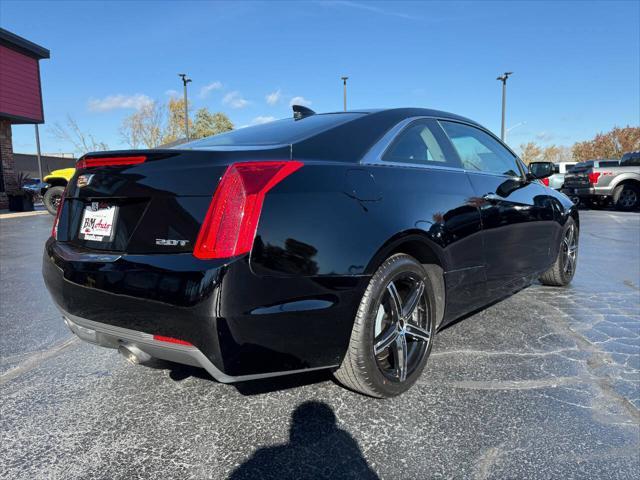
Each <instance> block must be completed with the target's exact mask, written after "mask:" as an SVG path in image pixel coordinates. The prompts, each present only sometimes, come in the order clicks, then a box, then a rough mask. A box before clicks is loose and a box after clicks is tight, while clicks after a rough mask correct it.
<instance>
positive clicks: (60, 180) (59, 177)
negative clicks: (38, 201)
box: [40, 168, 76, 215]
mask: <svg viewBox="0 0 640 480" xmlns="http://www.w3.org/2000/svg"><path fill="white" fill-rule="evenodd" d="M75 173H76V169H75V168H61V169H60V170H53V171H52V172H51V173H50V174H49V175H46V176H45V177H44V178H43V180H44V183H45V185H44V186H43V187H42V188H41V190H40V194H41V195H42V203H43V204H44V207H45V208H46V209H47V211H48V212H49V213H50V214H51V215H55V214H56V212H57V211H58V205H60V199H61V198H62V194H63V193H64V189H65V188H66V187H67V183H69V180H71V177H73V175H74V174H75Z"/></svg>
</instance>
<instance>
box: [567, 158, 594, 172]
mask: <svg viewBox="0 0 640 480" xmlns="http://www.w3.org/2000/svg"><path fill="white" fill-rule="evenodd" d="M591 167H593V160H589V161H588V162H580V163H577V164H575V165H574V166H573V167H569V170H568V171H569V172H586V171H587V170H589V169H590V168H591Z"/></svg>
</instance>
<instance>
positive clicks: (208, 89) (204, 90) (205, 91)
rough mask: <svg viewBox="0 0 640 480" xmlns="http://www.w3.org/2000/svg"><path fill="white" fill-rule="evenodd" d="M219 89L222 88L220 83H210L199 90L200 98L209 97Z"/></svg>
mask: <svg viewBox="0 0 640 480" xmlns="http://www.w3.org/2000/svg"><path fill="white" fill-rule="evenodd" d="M221 88H222V83H220V82H211V83H209V84H208V85H205V86H204V87H202V88H201V89H200V97H201V98H206V97H208V96H209V94H210V93H211V92H213V91H214V90H220V89H221Z"/></svg>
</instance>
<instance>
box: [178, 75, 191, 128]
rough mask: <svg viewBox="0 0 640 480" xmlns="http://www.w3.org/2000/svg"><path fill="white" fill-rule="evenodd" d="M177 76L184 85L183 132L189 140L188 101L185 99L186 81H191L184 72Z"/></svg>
mask: <svg viewBox="0 0 640 480" xmlns="http://www.w3.org/2000/svg"><path fill="white" fill-rule="evenodd" d="M178 76H179V77H180V78H182V85H183V86H184V133H185V138H186V139H187V140H189V103H188V101H187V83H189V82H191V79H190V78H188V77H187V74H186V73H179V74H178Z"/></svg>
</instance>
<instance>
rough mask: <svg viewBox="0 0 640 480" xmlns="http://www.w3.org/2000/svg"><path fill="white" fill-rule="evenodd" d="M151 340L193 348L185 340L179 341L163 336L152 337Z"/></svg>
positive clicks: (191, 344)
mask: <svg viewBox="0 0 640 480" xmlns="http://www.w3.org/2000/svg"><path fill="white" fill-rule="evenodd" d="M153 339H154V340H157V341H158V342H166V343H175V344H177V345H187V346H189V347H192V346H193V343H189V342H187V341H185V340H180V339H178V338H173V337H165V336H163V335H154V336H153Z"/></svg>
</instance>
